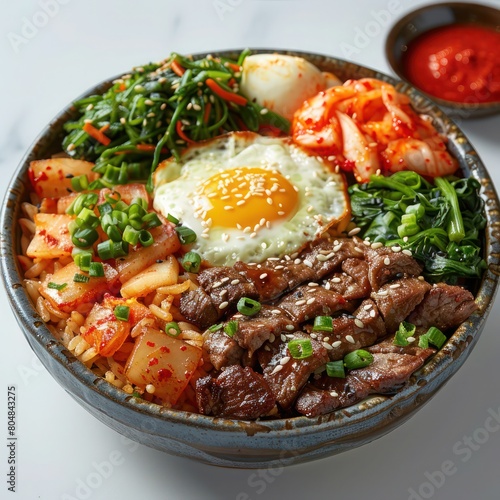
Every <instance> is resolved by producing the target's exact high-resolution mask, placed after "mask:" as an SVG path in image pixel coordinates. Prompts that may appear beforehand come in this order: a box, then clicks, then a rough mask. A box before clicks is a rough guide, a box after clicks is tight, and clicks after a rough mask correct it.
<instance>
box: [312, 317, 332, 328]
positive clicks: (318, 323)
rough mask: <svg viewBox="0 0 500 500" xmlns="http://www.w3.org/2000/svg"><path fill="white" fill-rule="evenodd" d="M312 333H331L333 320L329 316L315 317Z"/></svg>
mask: <svg viewBox="0 0 500 500" xmlns="http://www.w3.org/2000/svg"><path fill="white" fill-rule="evenodd" d="M313 331H315V332H317V331H320V332H333V319H332V317H331V316H316V318H314V326H313Z"/></svg>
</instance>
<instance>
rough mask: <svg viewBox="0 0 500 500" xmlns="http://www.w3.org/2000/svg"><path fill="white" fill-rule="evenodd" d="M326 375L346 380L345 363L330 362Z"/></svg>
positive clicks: (327, 365)
mask: <svg viewBox="0 0 500 500" xmlns="http://www.w3.org/2000/svg"><path fill="white" fill-rule="evenodd" d="M326 374H327V375H328V376H329V377H337V378H345V369H344V362H343V361H342V360H339V361H330V362H329V363H327V364H326Z"/></svg>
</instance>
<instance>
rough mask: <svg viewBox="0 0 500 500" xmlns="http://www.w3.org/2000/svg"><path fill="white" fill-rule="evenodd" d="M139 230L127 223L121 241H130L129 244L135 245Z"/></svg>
mask: <svg viewBox="0 0 500 500" xmlns="http://www.w3.org/2000/svg"><path fill="white" fill-rule="evenodd" d="M139 235H140V231H137V230H136V229H134V228H133V227H132V226H130V225H128V226H127V227H126V228H125V231H123V241H126V242H127V243H130V244H131V245H137V243H138V242H139Z"/></svg>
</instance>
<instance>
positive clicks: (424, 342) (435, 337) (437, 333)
mask: <svg viewBox="0 0 500 500" xmlns="http://www.w3.org/2000/svg"><path fill="white" fill-rule="evenodd" d="M445 342H446V335H445V334H444V333H443V332H442V331H441V330H440V329H439V328H436V327H435V326H431V327H430V328H429V329H428V330H427V333H426V334H424V335H421V336H420V338H419V339H418V347H421V348H422V349H427V348H428V347H429V344H432V345H435V346H436V347H437V348H438V349H441V347H443V345H444V343H445Z"/></svg>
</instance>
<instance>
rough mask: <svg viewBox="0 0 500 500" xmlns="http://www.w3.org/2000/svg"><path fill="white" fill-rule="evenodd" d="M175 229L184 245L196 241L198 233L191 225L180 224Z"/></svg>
mask: <svg viewBox="0 0 500 500" xmlns="http://www.w3.org/2000/svg"><path fill="white" fill-rule="evenodd" d="M175 230H176V231H177V235H178V236H179V240H180V241H181V244H182V245H187V244H188V243H193V242H194V241H196V233H195V232H194V231H193V230H192V229H190V228H189V227H186V226H178V227H176V228H175Z"/></svg>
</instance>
